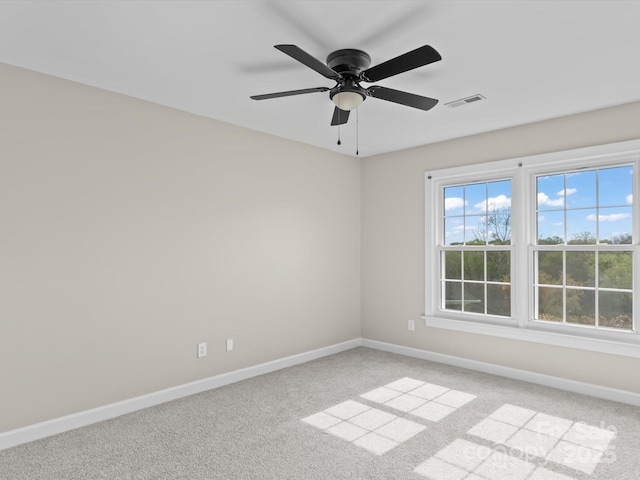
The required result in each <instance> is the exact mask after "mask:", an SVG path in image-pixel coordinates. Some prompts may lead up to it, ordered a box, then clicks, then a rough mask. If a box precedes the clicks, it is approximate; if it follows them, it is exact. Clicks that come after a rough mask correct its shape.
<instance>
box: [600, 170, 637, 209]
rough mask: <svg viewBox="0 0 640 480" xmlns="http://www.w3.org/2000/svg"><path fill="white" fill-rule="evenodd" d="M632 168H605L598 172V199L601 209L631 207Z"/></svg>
mask: <svg viewBox="0 0 640 480" xmlns="http://www.w3.org/2000/svg"><path fill="white" fill-rule="evenodd" d="M632 174H633V168H632V167H630V166H624V167H616V168H605V169H602V170H599V171H598V197H599V204H600V206H601V207H609V206H614V205H631V203H632V193H633V175H632Z"/></svg>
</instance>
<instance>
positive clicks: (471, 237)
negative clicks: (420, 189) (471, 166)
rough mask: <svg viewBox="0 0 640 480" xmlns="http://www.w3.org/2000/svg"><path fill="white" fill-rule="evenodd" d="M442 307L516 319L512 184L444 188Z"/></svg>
mask: <svg viewBox="0 0 640 480" xmlns="http://www.w3.org/2000/svg"><path fill="white" fill-rule="evenodd" d="M443 194H444V202H443V205H444V212H443V218H442V224H443V227H444V228H443V229H442V235H443V237H442V247H441V248H440V273H441V275H440V276H441V279H440V283H441V285H440V294H441V296H442V300H441V307H442V308H443V309H445V310H456V311H461V312H467V313H479V314H483V315H496V316H500V317H510V316H511V248H510V244H511V180H509V179H507V180H498V181H492V182H483V183H470V184H465V185H452V186H446V187H444V188H443Z"/></svg>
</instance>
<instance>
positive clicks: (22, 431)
mask: <svg viewBox="0 0 640 480" xmlns="http://www.w3.org/2000/svg"><path fill="white" fill-rule="evenodd" d="M360 346H362V347H368V348H372V349H375V350H381V351H384V352H390V353H397V354H399V355H404V356H407V357H414V358H419V359H422V360H429V361H432V362H437V363H444V364H446V365H453V366H456V367H461V368H467V369H469V370H476V371H479V372H484V373H490V374H493V375H499V376H502V377H507V378H513V379H515V380H522V381H525V382H531V383H536V384H539V385H545V386H548V387H553V388H557V389H559V390H566V391H570V392H575V393H581V394H583V395H590V396H593V397H598V398H603V399H606V400H612V401H615V402H621V403H627V404H630V405H635V406H640V394H637V393H633V392H628V391H625V390H617V389H614V388H608V387H603V386H600V385H593V384H590V383H583V382H577V381H575V380H567V379H564V378H559V377H553V376H550V375H543V374H540V373H534V372H529V371H526V370H518V369H516V368H510V367H503V366H500V365H495V364H491V363H484V362H479V361H477V360H469V359H466V358H462V357H455V356H452V355H445V354H442V353H435V352H430V351H428V350H420V349H417V348H411V347H404V346H402V345H395V344H392V343H385V342H378V341H376V340H368V339H363V338H355V339H353V340H349V341H347V342H342V343H338V344H335V345H330V346H328V347H324V348H319V349H317V350H312V351H309V352H305V353H301V354H298V355H293V356H290V357H285V358H281V359H278V360H273V361H271V362H267V363H261V364H259V365H255V366H253V367H247V368H243V369H240V370H235V371H233V372H229V373H224V374H221V375H216V376H214V377H209V378H205V379H202V380H197V381H195V382H190V383H186V384H184V385H178V386H176V387H172V388H168V389H165V390H160V391H158V392H153V393H149V394H147V395H142V396H139V397H134V398H131V399H128V400H123V401H121V402H116V403H112V404H109V405H104V406H102V407H98V408H93V409H91V410H85V411H82V412H78V413H74V414H71V415H67V416H64V417H60V418H55V419H53V420H48V421H46V422H41V423H36V424H34V425H29V426H27V427H23V428H18V429H16V430H9V431H8V432H4V433H0V450H3V449H6V448H10V447H14V446H16V445H20V444H23V443H27V442H32V441H34V440H38V439H41V438H45V437H49V436H51V435H56V434H58V433H62V432H66V431H69V430H74V429H76V428H80V427H84V426H86V425H90V424H92V423H97V422H101V421H103V420H108V419H110V418H115V417H119V416H120V415H125V414H127V413H131V412H135V411H137V410H142V409H144V408H148V407H152V406H154V405H159V404H161V403H165V402H170V401H172V400H177V399H178V398H182V397H186V396H189V395H194V394H196V393H201V392H204V391H207V390H212V389H214V388H218V387H222V386H225V385H230V384H232V383H236V382H239V381H242V380H246V379H248V378H252V377H256V376H258V375H264V374H265V373H270V372H274V371H276V370H281V369H283V368H287V367H292V366H294V365H299V364H301V363H305V362H309V361H311V360H316V359H318V358H322V357H326V356H329V355H333V354H336V353H340V352H344V351H346V350H350V349H352V348H356V347H360Z"/></svg>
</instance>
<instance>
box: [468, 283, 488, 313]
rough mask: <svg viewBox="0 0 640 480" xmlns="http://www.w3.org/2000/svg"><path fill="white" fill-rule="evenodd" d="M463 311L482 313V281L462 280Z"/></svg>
mask: <svg viewBox="0 0 640 480" xmlns="http://www.w3.org/2000/svg"><path fill="white" fill-rule="evenodd" d="M464 311H465V312H473V313H484V283H469V282H464Z"/></svg>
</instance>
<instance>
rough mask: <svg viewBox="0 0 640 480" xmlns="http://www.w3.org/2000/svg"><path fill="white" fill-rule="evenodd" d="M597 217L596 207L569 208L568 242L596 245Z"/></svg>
mask: <svg viewBox="0 0 640 480" xmlns="http://www.w3.org/2000/svg"><path fill="white" fill-rule="evenodd" d="M596 218H597V217H596V211H595V209H593V210H592V209H585V210H567V244H568V245H595V243H596V238H597V235H596Z"/></svg>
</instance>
